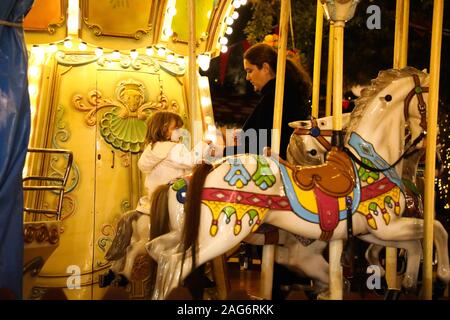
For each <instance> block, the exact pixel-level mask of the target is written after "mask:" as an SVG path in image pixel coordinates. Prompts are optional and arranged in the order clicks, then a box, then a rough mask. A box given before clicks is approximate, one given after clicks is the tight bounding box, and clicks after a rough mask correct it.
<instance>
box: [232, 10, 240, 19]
mask: <svg viewBox="0 0 450 320" xmlns="http://www.w3.org/2000/svg"><path fill="white" fill-rule="evenodd" d="M231 17H232V18H233V19H234V20H236V19H237V18H239V13H238V12H237V11H235V12H233V14H232V15H231Z"/></svg>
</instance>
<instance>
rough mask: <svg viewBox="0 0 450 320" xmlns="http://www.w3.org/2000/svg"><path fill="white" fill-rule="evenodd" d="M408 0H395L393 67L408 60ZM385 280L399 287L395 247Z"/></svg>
mask: <svg viewBox="0 0 450 320" xmlns="http://www.w3.org/2000/svg"><path fill="white" fill-rule="evenodd" d="M408 25H409V0H397V4H396V11H395V35H394V61H393V67H394V68H395V69H401V68H404V67H406V64H407V61H408V56H407V55H408ZM386 282H387V284H388V288H389V289H400V286H399V282H398V279H397V249H396V248H392V247H386Z"/></svg>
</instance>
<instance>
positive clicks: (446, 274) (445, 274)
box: [437, 267, 450, 283]
mask: <svg viewBox="0 0 450 320" xmlns="http://www.w3.org/2000/svg"><path fill="white" fill-rule="evenodd" d="M437 276H438V278H439V279H440V280H441V281H442V282H445V283H449V282H450V270H449V269H448V268H446V267H441V268H438V270H437Z"/></svg>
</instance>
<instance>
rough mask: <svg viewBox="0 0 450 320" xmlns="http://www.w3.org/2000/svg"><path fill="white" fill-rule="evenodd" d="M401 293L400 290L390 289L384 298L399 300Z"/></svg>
mask: <svg viewBox="0 0 450 320" xmlns="http://www.w3.org/2000/svg"><path fill="white" fill-rule="evenodd" d="M400 294H401V291H400V290H397V289H389V290H388V291H387V292H386V294H385V296H384V300H398V299H399V298H400Z"/></svg>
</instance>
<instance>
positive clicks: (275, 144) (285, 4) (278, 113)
mask: <svg viewBox="0 0 450 320" xmlns="http://www.w3.org/2000/svg"><path fill="white" fill-rule="evenodd" d="M290 10H291V6H290V0H281V13H280V34H279V40H278V44H279V49H278V60H277V73H276V84H275V104H274V110H273V131H272V145H271V149H272V152H274V153H277V154H278V153H279V152H280V131H281V119H282V117H283V96H284V74H285V69H286V51H287V50H286V46H287V37H288V30H289V12H290ZM262 260H263V261H262V265H261V281H262V283H261V291H262V296H263V298H265V299H271V298H272V282H273V262H274V260H275V245H264V247H263V256H262Z"/></svg>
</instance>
